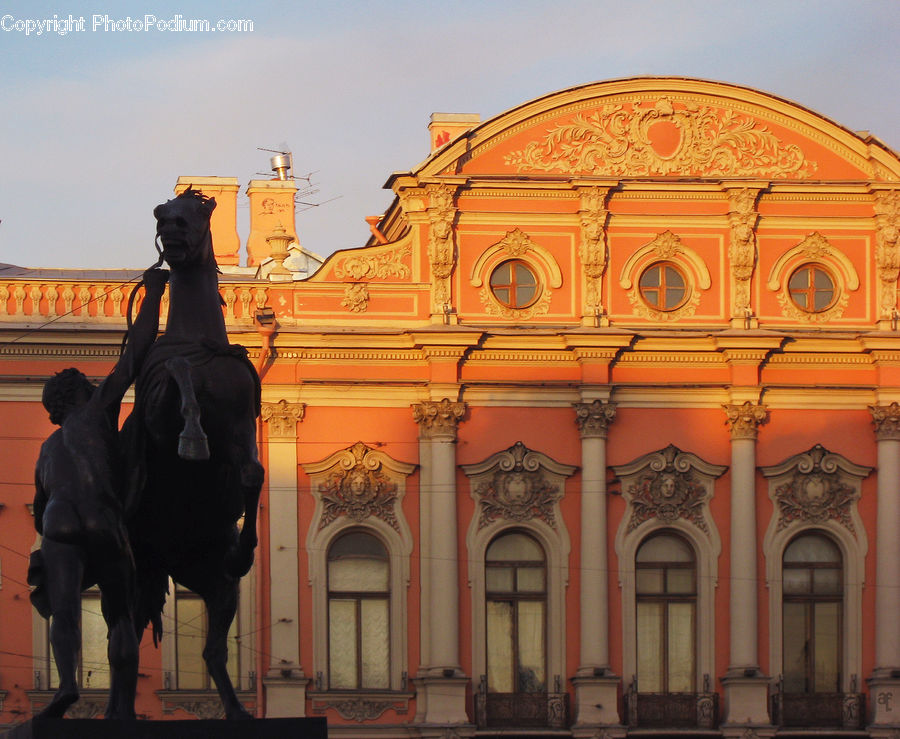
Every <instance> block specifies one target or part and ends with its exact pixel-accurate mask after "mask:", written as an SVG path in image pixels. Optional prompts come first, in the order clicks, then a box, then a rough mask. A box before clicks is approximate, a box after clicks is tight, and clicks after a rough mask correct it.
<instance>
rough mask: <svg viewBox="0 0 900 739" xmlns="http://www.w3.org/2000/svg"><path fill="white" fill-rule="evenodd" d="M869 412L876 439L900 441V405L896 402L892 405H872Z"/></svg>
mask: <svg viewBox="0 0 900 739" xmlns="http://www.w3.org/2000/svg"><path fill="white" fill-rule="evenodd" d="M869 411H871V413H872V424H873V425H874V426H875V438H876V439H878V440H879V441H881V440H900V405H898V404H897V402H896V401H894V402H893V403H891V404H890V405H870V406H869Z"/></svg>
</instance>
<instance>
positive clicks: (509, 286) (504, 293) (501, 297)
mask: <svg viewBox="0 0 900 739" xmlns="http://www.w3.org/2000/svg"><path fill="white" fill-rule="evenodd" d="M491 292H492V293H493V295H494V297H495V298H496V299H497V300H498V301H499V302H500V304H501V305H503V306H504V307H506V308H513V309H515V310H518V309H521V308H527V307H528V306H529V305H531V304H532V303H534V301H535V300H537V299H538V296H539V295H540V285H539V284H538V279H537V275H535V273H534V271H533V270H532V269H531V267H530V266H529V265H527V264H526V263H525V262H523V261H521V260H519V259H511V260H509V261H508V262H503V263H502V264H500V265H498V266H497V267H496V269H494V271H493V272H491Z"/></svg>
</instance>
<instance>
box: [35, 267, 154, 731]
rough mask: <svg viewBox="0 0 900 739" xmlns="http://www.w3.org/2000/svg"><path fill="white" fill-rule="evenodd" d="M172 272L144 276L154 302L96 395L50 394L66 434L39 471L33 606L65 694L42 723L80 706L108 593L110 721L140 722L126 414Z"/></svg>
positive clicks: (80, 387) (74, 378) (60, 387)
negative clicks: (84, 619) (86, 664)
mask: <svg viewBox="0 0 900 739" xmlns="http://www.w3.org/2000/svg"><path fill="white" fill-rule="evenodd" d="M168 275H169V273H168V271H167V270H161V269H149V270H147V271H146V272H145V273H144V285H145V286H146V295H145V297H144V300H143V303H142V304H141V308H140V311H139V312H138V316H137V318H136V319H135V322H134V325H133V326H132V328H131V330H130V331H129V335H128V338H127V342H126V345H125V350H124V352H123V354H122V356H121V358H120V359H119V362H118V363H117V364H116V366H115V368H114V369H113V371H112V372H111V373H110V375H109V376H108V377H107V378H106V379H105V380H103V382H101V383H100V385H99V386H97V387H95V386H94V385H93V384H92V383H91V382H90V381H89V380H88V379H87V378H86V377H85V376H84V375H83V374H82V373H81V372H79V371H78V370H77V369H67V370H63V371H62V372H60V373H58V374H57V375H55V376H54V377H52V378H51V379H50V380H48V381H47V383H46V385H45V386H44V393H43V402H44V407H45V408H46V409H47V411H48V412H49V414H50V420H51V421H52V422H53V423H57V424H59V425H60V428H59V429H57V430H56V431H54V432H53V434H51V435H50V437H49V438H48V439H47V441H45V442H44V444H43V445H42V446H41V453H40V457H39V458H38V461H37V467H36V469H35V496H34V525H35V528H36V529H37V532H38V533H39V534H41V536H42V540H41V548H40V550H39V551H38V552H35V553H34V554H33V555H32V563H31V567H30V568H29V573H28V580H29V583H30V584H32V585H36V586H37V587H36V589H35V590H34V591H33V592H32V595H31V600H32V602H33V604H34V606H35V608H37V610H38V612H39V613H40V614H41V615H42V616H44V617H45V618H49V617H50V616H52V617H53V620H52V622H51V624H50V643H51V645H52V647H53V656H54V658H55V659H56V667H57V670H58V672H59V689H58V690H57V691H56V694H55V695H54V696H53V699H52V701H51V702H50V704H49V705H48V706H47V707H46V708H45V709H44V710H43V711H41V713H40V716H42V717H61V716H62V715H63V714H64V713H65V712H66V710H67V709H68V708H69V706H71V705H72V704H73V703H74V702H75V701H77V700H78V683H77V680H76V675H75V671H76V667H77V664H78V652H79V649H80V648H81V628H80V616H81V592H82V591H83V590H84V589H86V588H88V587H90V586H91V585H93V584H95V583H96V584H97V585H99V586H100V596H101V604H102V610H103V616H104V618H105V620H106V623H107V626H108V627H109V644H108V656H109V666H110V686H111V687H110V695H109V704H108V706H107V710H106V717H107V718H134V717H135V714H134V696H135V688H136V684H137V668H138V640H137V635H136V633H135V629H134V619H133V609H134V604H133V600H134V586H135V583H134V559H133V557H132V553H131V547H130V545H129V543H128V534H127V531H126V528H125V507H126V504H125V501H124V500H123V495H124V492H123V491H124V485H123V482H124V480H123V478H124V469H123V466H124V465H123V461H122V453H121V450H120V446H119V407H120V405H121V403H122V397H123V396H124V395H125V392H126V391H127V390H128V388H129V386H130V385H131V383H132V382H133V381H134V379H135V377H136V375H137V373H138V371H139V370H140V367H141V364H142V363H143V361H144V359H145V357H146V356H147V353H148V351H149V349H150V347H151V346H152V345H153V342H154V341H155V340H156V335H157V332H158V330H159V306H160V301H161V299H162V296H163V292H164V291H165V286H166V281H167V280H168Z"/></svg>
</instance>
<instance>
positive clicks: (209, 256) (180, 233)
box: [153, 188, 216, 269]
mask: <svg viewBox="0 0 900 739" xmlns="http://www.w3.org/2000/svg"><path fill="white" fill-rule="evenodd" d="M215 209H216V199H215V198H208V197H206V196H205V195H203V194H202V193H200V192H198V191H196V190H192V189H190V188H188V189H187V190H185V191H184V192H183V193H181V194H180V195H179V196H178V197H176V198H173V199H172V200H168V201H166V202H165V203H163V204H162V205H157V206H156V208H154V209H153V215H154V216H155V217H156V235H157V236H158V237H159V240H160V242H161V243H162V249H163V258H164V259H165V260H166V262H167V263H168V264H169V266H170V267H173V268H175V269H177V268H179V267H183V266H190V265H199V266H207V267H213V268H214V267H215V264H216V262H215V257H214V256H213V248H212V235H211V234H210V230H209V218H210V216H211V215H212V212H213V211H214V210H215Z"/></svg>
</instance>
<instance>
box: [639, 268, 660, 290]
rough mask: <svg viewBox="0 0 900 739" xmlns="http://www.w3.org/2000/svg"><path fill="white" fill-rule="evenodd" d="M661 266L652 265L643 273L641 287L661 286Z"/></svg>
mask: <svg viewBox="0 0 900 739" xmlns="http://www.w3.org/2000/svg"><path fill="white" fill-rule="evenodd" d="M659 277H660V268H659V267H650V269H647V270H644V272H643V273H642V274H641V280H640V285H641V287H659Z"/></svg>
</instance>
